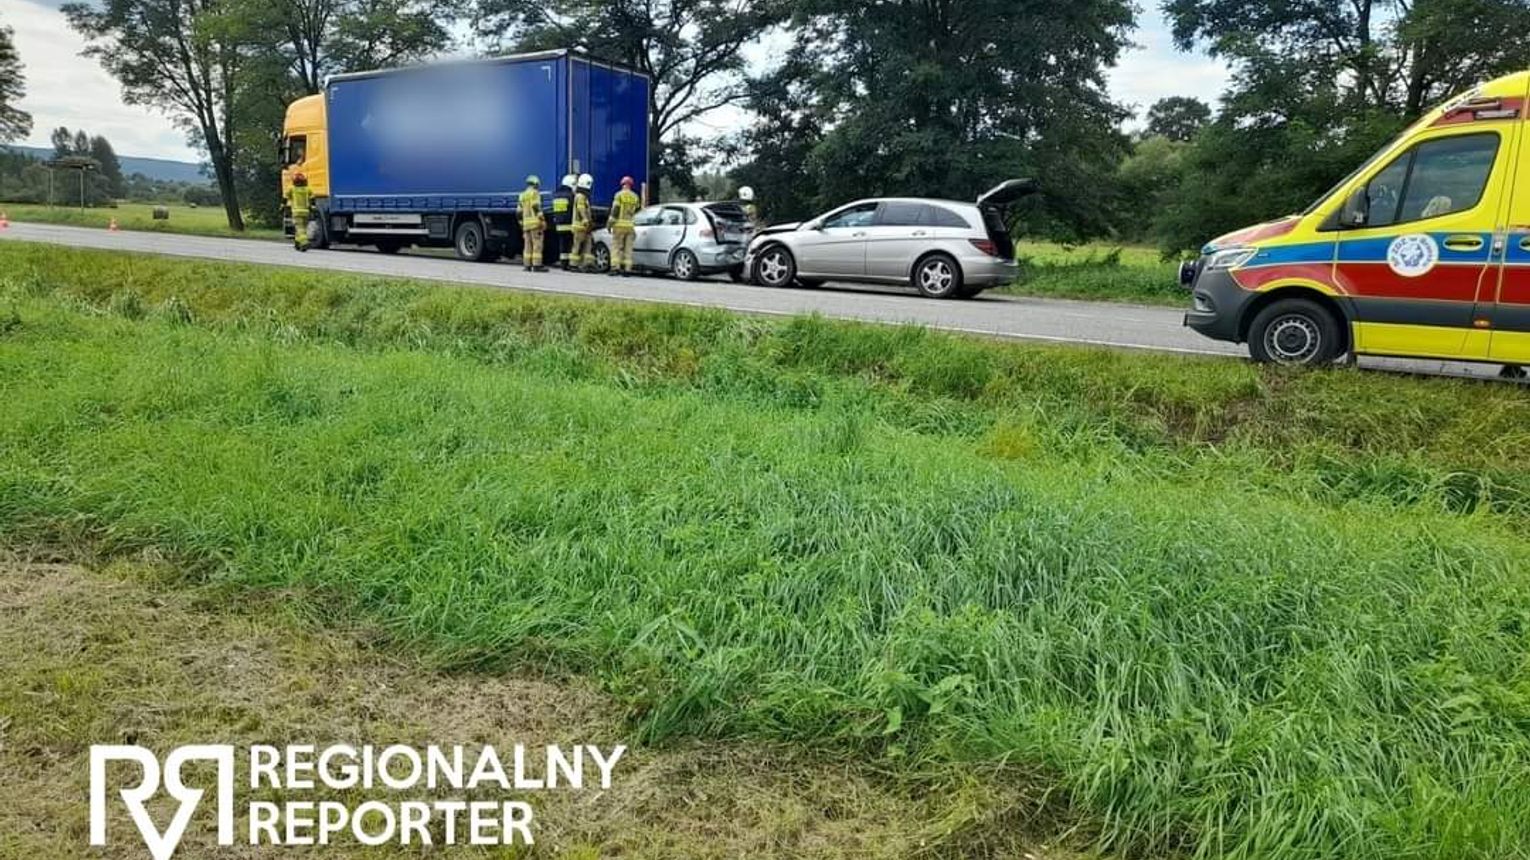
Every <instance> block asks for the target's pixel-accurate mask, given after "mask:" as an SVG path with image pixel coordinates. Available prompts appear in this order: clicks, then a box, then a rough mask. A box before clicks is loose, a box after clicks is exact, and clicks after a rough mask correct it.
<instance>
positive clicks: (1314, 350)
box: [1248, 299, 1344, 366]
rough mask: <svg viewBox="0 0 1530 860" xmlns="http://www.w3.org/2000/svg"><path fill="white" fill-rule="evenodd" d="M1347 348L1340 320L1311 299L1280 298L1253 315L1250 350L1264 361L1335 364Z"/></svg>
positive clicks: (1256, 357) (1267, 362) (1265, 362)
mask: <svg viewBox="0 0 1530 860" xmlns="http://www.w3.org/2000/svg"><path fill="white" fill-rule="evenodd" d="M1343 350H1344V338H1343V335H1342V333H1341V332H1340V329H1339V321H1338V320H1336V319H1334V316H1333V314H1332V313H1330V312H1329V311H1328V309H1327V308H1325V307H1323V306H1322V305H1320V304H1318V303H1317V302H1314V301H1311V300H1309V299H1280V300H1279V301H1276V302H1272V303H1271V304H1270V306H1269V307H1267V308H1265V309H1264V310H1262V311H1260V312H1259V315H1258V316H1256V317H1254V322H1253V325H1251V326H1249V330H1248V351H1249V355H1251V356H1253V359H1254V360H1255V361H1257V362H1259V363H1261V364H1284V365H1293V366H1294V365H1301V366H1311V365H1320V364H1332V363H1333V361H1334V359H1336V358H1338V357H1339V354H1340V353H1341V352H1342V351H1343Z"/></svg>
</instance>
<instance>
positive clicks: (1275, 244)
mask: <svg viewBox="0 0 1530 860" xmlns="http://www.w3.org/2000/svg"><path fill="white" fill-rule="evenodd" d="M1527 110H1530V71H1525V72H1520V73H1518V74H1514V75H1509V76H1508V77H1504V78H1500V79H1498V80H1496V81H1493V82H1491V83H1487V84H1483V85H1481V86H1479V87H1477V88H1476V89H1473V90H1471V91H1469V92H1467V93H1464V94H1462V95H1460V96H1457V97H1456V98H1454V99H1451V100H1450V101H1449V102H1447V103H1445V104H1444V105H1442V106H1441V107H1439V108H1436V109H1435V110H1433V111H1431V112H1430V113H1429V114H1427V115H1426V116H1424V117H1423V118H1422V119H1420V120H1419V121H1418V122H1417V123H1415V124H1414V125H1413V126H1412V127H1411V128H1409V129H1408V130H1407V131H1405V132H1403V133H1402V135H1401V136H1399V137H1398V138H1397V140H1396V141H1394V142H1393V143H1391V144H1389V145H1387V146H1386V147H1384V148H1383V149H1382V150H1381V151H1380V152H1378V153H1377V154H1376V155H1375V156H1373V157H1372V158H1371V159H1370V160H1369V161H1367V162H1366V163H1365V164H1364V165H1363V166H1361V167H1360V169H1359V170H1357V171H1355V172H1354V173H1353V174H1351V175H1350V176H1349V177H1348V178H1346V179H1344V180H1343V181H1342V182H1340V183H1339V184H1338V185H1337V186H1335V187H1334V188H1333V190H1331V191H1330V192H1328V193H1327V194H1326V195H1324V196H1323V197H1322V198H1321V199H1319V200H1318V201H1317V202H1316V203H1314V204H1313V205H1312V206H1311V207H1310V208H1309V209H1307V211H1305V212H1303V213H1301V214H1300V215H1293V216H1290V217H1288V218H1283V219H1280V220H1278V221H1273V222H1270V223H1267V224H1260V225H1257V226H1254V227H1249V228H1247V229H1244V230H1239V231H1236V232H1233V233H1229V234H1228V235H1226V236H1223V237H1221V238H1219V239H1215V240H1213V241H1212V242H1210V243H1208V244H1207V245H1206V246H1205V248H1203V249H1202V253H1201V256H1200V258H1199V259H1197V260H1194V261H1191V262H1187V263H1185V264H1184V265H1183V266H1182V267H1181V270H1180V283H1181V284H1182V285H1183V286H1185V287H1187V288H1188V289H1189V290H1190V292H1191V309H1190V311H1189V313H1187V314H1186V315H1185V325H1187V326H1189V327H1191V328H1193V329H1195V330H1196V331H1198V332H1200V333H1201V334H1204V335H1206V336H1207V337H1211V338H1215V339H1217V340H1225V341H1231V342H1234V343H1246V344H1248V350H1249V353H1250V354H1251V355H1252V356H1253V358H1254V359H1255V360H1256V361H1261V362H1275V363H1280V364H1291V365H1317V364H1325V363H1331V362H1333V361H1334V360H1336V359H1338V358H1340V357H1341V356H1345V355H1362V354H1363V355H1385V356H1404V357H1412V358H1438V359H1448V360H1454V361H1474V362H1492V363H1498V364H1503V365H1505V366H1506V367H1505V370H1506V372H1512V373H1519V372H1520V371H1519V366H1520V365H1523V364H1530V121H1527V120H1530V117H1527Z"/></svg>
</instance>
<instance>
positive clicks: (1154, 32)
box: [1105, 10, 1232, 128]
mask: <svg viewBox="0 0 1530 860" xmlns="http://www.w3.org/2000/svg"><path fill="white" fill-rule="evenodd" d="M1140 22H1141V29H1139V30H1138V31H1137V32H1136V33H1134V34H1133V40H1134V41H1135V42H1136V43H1137V47H1136V48H1133V49H1132V50H1130V51H1128V52H1126V54H1124V55H1123V56H1122V57H1121V62H1120V63H1119V64H1118V65H1117V66H1116V67H1115V68H1114V69H1111V70H1110V72H1109V74H1107V75H1106V78H1105V79H1106V84H1107V86H1108V87H1109V89H1110V95H1111V97H1112V98H1114V99H1115V100H1116V101H1117V102H1119V103H1121V104H1125V105H1127V106H1128V107H1131V108H1134V109H1135V110H1136V111H1137V117H1138V121H1137V122H1133V123H1128V124H1129V125H1131V126H1132V127H1134V128H1135V127H1137V126H1139V125H1140V120H1141V118H1142V115H1143V114H1144V113H1146V112H1147V109H1148V108H1149V107H1151V106H1152V104H1153V103H1154V102H1156V101H1158V100H1159V99H1161V98H1166V97H1168V96H1193V97H1195V98H1198V99H1200V100H1201V101H1203V102H1206V103H1207V104H1210V105H1215V104H1216V103H1217V99H1218V98H1220V97H1221V95H1222V91H1223V90H1225V89H1227V82H1228V81H1229V80H1230V79H1231V78H1232V72H1231V70H1229V69H1228V68H1227V64H1226V63H1223V62H1222V61H1220V60H1217V59H1214V58H1212V57H1208V56H1206V55H1205V54H1202V53H1200V52H1188V53H1187V52H1184V51H1180V50H1178V49H1176V48H1175V47H1174V37H1173V34H1171V33H1170V32H1169V25H1168V23H1167V22H1166V21H1164V19H1163V15H1162V14H1161V13H1160V12H1158V11H1157V10H1147V11H1144V12H1143V13H1142V15H1141V17H1140Z"/></svg>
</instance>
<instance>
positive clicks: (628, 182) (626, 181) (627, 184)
mask: <svg viewBox="0 0 1530 860" xmlns="http://www.w3.org/2000/svg"><path fill="white" fill-rule="evenodd" d="M635 184H636V183H634V182H633V181H632V177H630V176H623V177H622V187H623V188H631V187H632V186H633V185H635Z"/></svg>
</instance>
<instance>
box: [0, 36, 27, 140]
mask: <svg viewBox="0 0 1530 860" xmlns="http://www.w3.org/2000/svg"><path fill="white" fill-rule="evenodd" d="M26 94H27V82H26V78H25V76H24V75H23V72H22V65H21V55H20V54H19V53H17V51H16V39H15V34H14V32H13V31H12V30H11V28H10V27H0V143H9V142H10V141H13V140H20V139H21V138H23V137H26V136H27V135H29V134H31V133H32V115H31V114H29V113H27V112H26V111H24V110H22V109H21V108H19V107H17V106H16V105H17V104H18V103H20V102H21V100H22V98H24V97H25V96H26Z"/></svg>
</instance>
